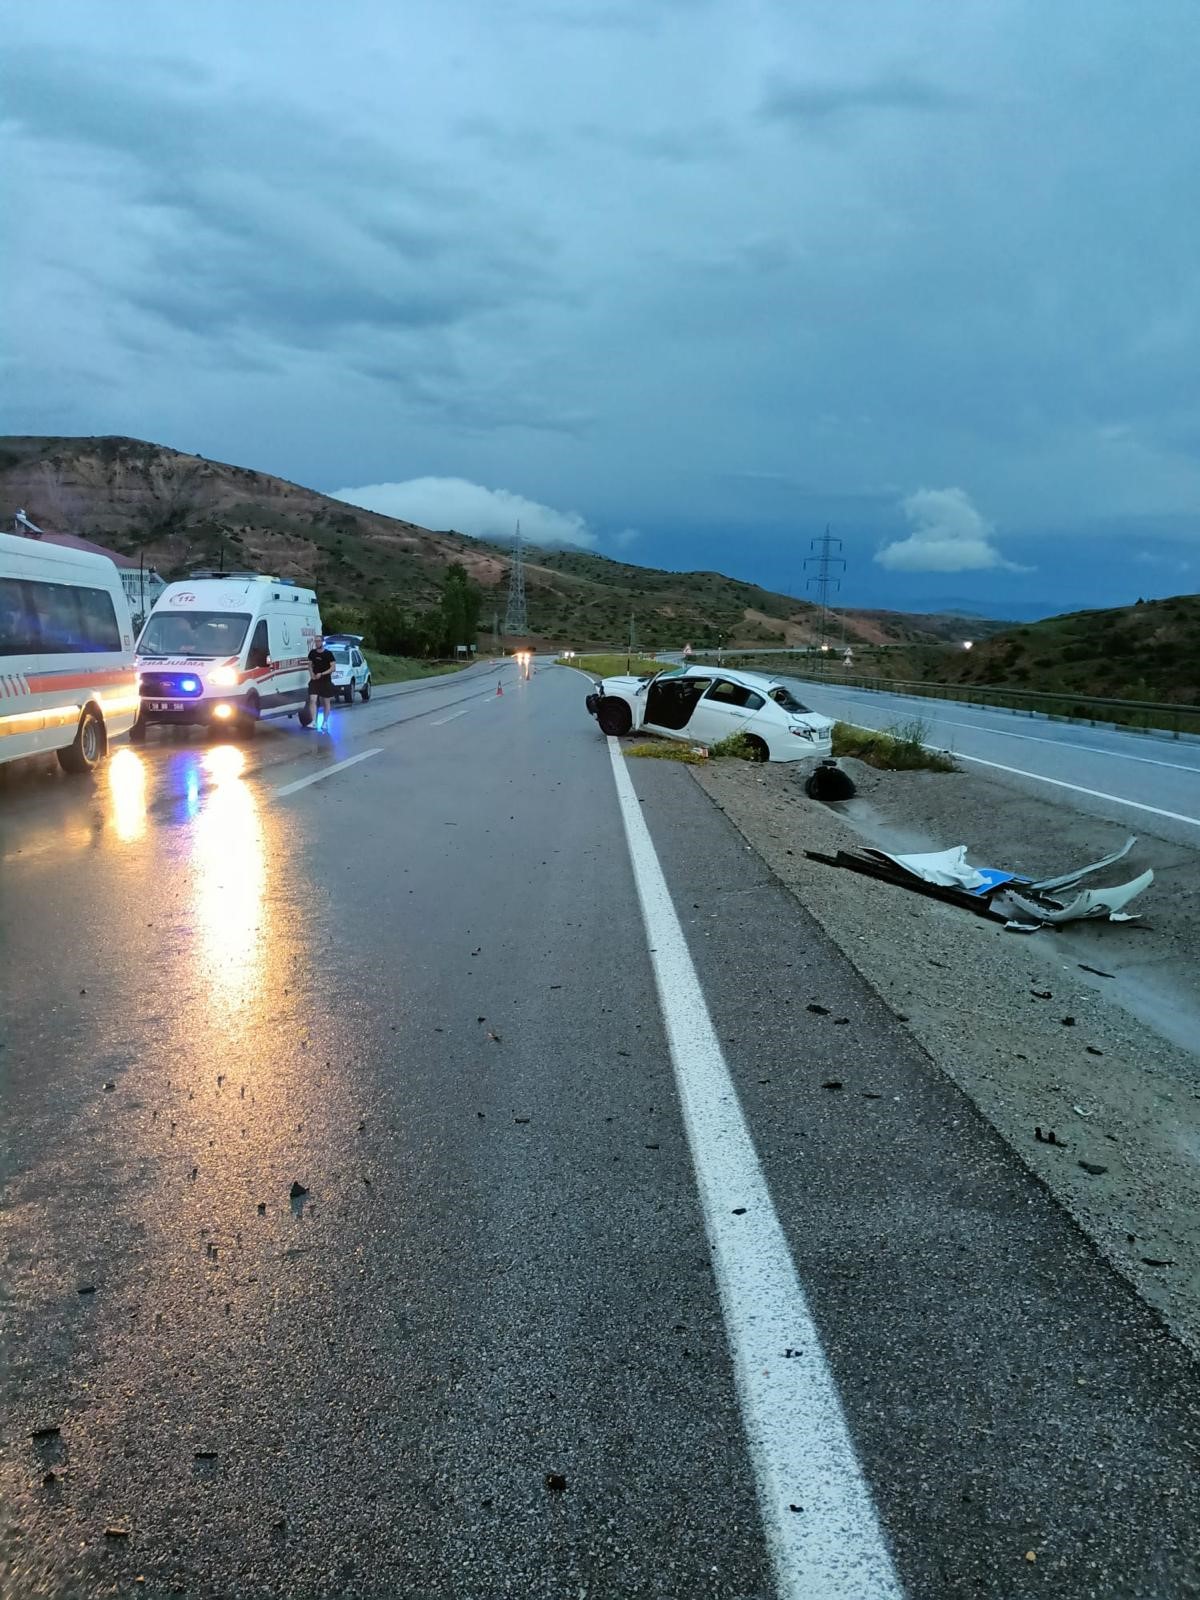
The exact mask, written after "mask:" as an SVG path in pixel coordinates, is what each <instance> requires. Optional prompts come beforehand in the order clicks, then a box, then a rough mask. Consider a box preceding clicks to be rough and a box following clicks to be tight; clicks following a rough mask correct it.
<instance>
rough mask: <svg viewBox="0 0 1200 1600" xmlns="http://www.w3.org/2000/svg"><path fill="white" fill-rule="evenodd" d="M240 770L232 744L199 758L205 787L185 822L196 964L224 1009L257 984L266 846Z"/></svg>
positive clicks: (240, 758) (241, 759) (241, 758)
mask: <svg viewBox="0 0 1200 1600" xmlns="http://www.w3.org/2000/svg"><path fill="white" fill-rule="evenodd" d="M245 764H246V757H245V753H244V752H243V751H241V750H239V749H237V747H236V746H234V745H217V746H215V747H214V748H213V749H211V750H209V751H207V752H206V753H205V756H204V760H203V768H204V772H205V775H206V777H207V779H208V783H209V785H210V787H209V790H208V793H207V794H206V795H205V797H204V800H203V803H202V804H201V806H200V809H199V811H198V812H197V814H196V817H195V820H194V822H193V824H192V829H193V839H194V849H193V852H192V873H193V882H194V889H195V906H196V913H197V918H198V922H199V927H200V935H201V939H202V957H201V959H202V961H203V964H204V968H205V971H206V975H207V976H208V978H209V979H210V981H211V986H212V992H213V997H214V998H217V999H221V1000H224V1001H225V1002H227V1003H228V1004H230V1005H242V1004H244V1003H245V1002H246V1001H248V1000H251V999H253V998H254V996H255V995H256V994H257V992H258V987H259V983H260V965H261V938H260V928H259V921H260V917H261V915H262V905H263V891H264V888H265V884H266V845H265V839H264V833H263V824H262V818H261V817H260V815H259V811H258V802H257V800H256V799H255V797H254V794H253V792H252V790H251V789H250V788H249V787H248V786H247V785H246V783H245V782H244V781H243V779H242V771H243V769H244V767H245Z"/></svg>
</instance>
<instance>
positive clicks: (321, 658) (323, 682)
mask: <svg viewBox="0 0 1200 1600" xmlns="http://www.w3.org/2000/svg"><path fill="white" fill-rule="evenodd" d="M333 664H334V663H333V651H332V650H330V649H329V648H328V646H327V645H326V643H325V640H324V638H323V637H322V638H319V639H316V640H315V641H314V642H313V647H312V649H311V650H310V651H309V652H308V720H309V721H310V722H311V721H312V720H313V718H314V716H315V715H316V707H317V704H318V702H319V703H320V707H321V711H322V712H323V714H324V715H323V718H322V721H321V726H322V727H323V728H328V727H329V713H330V711H331V709H332V706H333Z"/></svg>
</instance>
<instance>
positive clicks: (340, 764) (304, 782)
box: [275, 747, 383, 800]
mask: <svg viewBox="0 0 1200 1600" xmlns="http://www.w3.org/2000/svg"><path fill="white" fill-rule="evenodd" d="M382 754H383V749H382V747H380V748H378V749H375V750H360V751H359V753H358V754H357V755H356V756H347V757H346V759H345V760H344V761H335V762H334V764H333V766H331V767H322V768H321V770H320V772H313V773H310V774H309V776H308V777H307V778H297V779H296V781H295V783H285V784H283V785H282V786H281V787H280V788H278V789H276V791H275V798H276V799H277V800H281V799H283V797H284V795H289V794H295V793H296V791H297V790H298V789H307V788H308V786H309V784H310V783H321V782H323V781H324V780H325V779H326V778H332V777H333V775H334V773H335V772H344V771H345V769H346V768H347V767H352V766H353V765H354V763H355V762H356V761H366V759H367V758H368V756H378V755H382Z"/></svg>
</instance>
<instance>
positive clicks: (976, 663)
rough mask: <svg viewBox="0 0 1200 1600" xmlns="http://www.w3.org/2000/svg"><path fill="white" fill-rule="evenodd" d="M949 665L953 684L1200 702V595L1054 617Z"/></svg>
mask: <svg viewBox="0 0 1200 1600" xmlns="http://www.w3.org/2000/svg"><path fill="white" fill-rule="evenodd" d="M946 665H947V668H948V669H949V671H948V672H947V675H946V677H947V681H951V682H959V683H978V684H992V685H999V684H1003V685H1005V686H1007V687H1011V688H1019V689H1030V688H1036V689H1044V690H1046V691H1048V692H1057V693H1063V694H1088V695H1099V696H1102V697H1104V698H1107V699H1114V700H1157V701H1162V702H1165V703H1171V704H1178V705H1200V595H1197V594H1181V595H1175V596H1174V597H1173V598H1171V599H1169V600H1139V601H1138V602H1137V604H1136V605H1132V606H1117V607H1115V608H1113V609H1112V610H1107V611H1074V612H1071V613H1070V614H1069V615H1067V616H1062V617H1047V618H1046V620H1045V621H1044V622H1031V623H1028V624H1027V625H1025V626H1022V627H1019V628H1009V629H1007V630H1006V631H1004V632H1003V633H999V634H996V635H994V636H993V637H992V638H991V639H988V640H986V641H984V642H982V643H980V644H978V645H976V646H975V648H974V649H973V650H972V651H971V653H970V655H969V656H963V655H956V656H953V657H951V658H950V660H948V661H947V663H946Z"/></svg>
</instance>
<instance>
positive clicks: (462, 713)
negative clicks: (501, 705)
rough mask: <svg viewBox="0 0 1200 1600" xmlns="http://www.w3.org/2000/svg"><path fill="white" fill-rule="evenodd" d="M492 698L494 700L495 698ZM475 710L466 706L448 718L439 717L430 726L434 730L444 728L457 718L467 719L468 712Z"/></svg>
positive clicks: (453, 712)
mask: <svg viewBox="0 0 1200 1600" xmlns="http://www.w3.org/2000/svg"><path fill="white" fill-rule="evenodd" d="M492 698H493V699H494V698H495V696H493V697H492ZM474 709H475V707H474V706H464V707H463V708H462V710H461V711H452V712H451V713H450V715H449V716H448V717H439V718H438V719H437V721H436V722H433V723H431V724H430V726H431V727H434V728H444V727H445V725H446V723H448V722H453V721H454V719H455V717H465V716H466V714H467V712H468V711H473V710H474Z"/></svg>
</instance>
